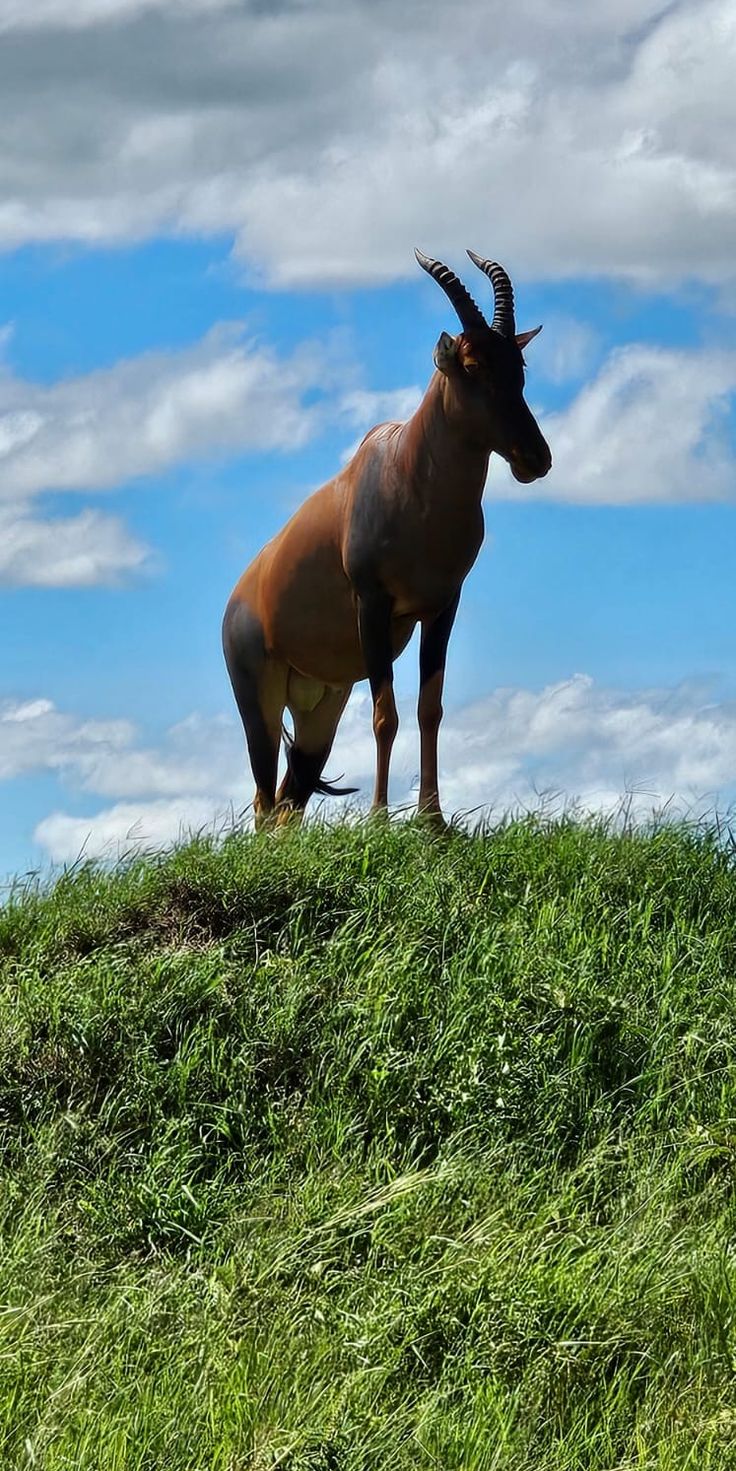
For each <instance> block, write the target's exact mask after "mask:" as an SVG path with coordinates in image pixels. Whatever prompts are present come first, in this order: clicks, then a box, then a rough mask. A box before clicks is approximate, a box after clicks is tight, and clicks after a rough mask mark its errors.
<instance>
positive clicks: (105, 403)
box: [0, 324, 323, 587]
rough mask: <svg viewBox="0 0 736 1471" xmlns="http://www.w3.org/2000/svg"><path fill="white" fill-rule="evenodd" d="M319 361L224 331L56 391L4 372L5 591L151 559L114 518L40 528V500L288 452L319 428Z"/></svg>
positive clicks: (1, 580)
mask: <svg viewBox="0 0 736 1471" xmlns="http://www.w3.org/2000/svg"><path fill="white" fill-rule="evenodd" d="M322 377H323V374H322V373H321V372H320V365H319V362H318V358H317V354H316V351H314V350H311V349H309V348H307V347H304V348H302V349H300V350H298V351H297V352H296V353H294V354H293V355H292V356H291V357H289V358H279V357H277V356H276V354H275V353H273V352H272V351H270V350H269V349H268V348H267V347H265V346H263V345H260V344H256V343H254V342H252V341H249V340H248V339H247V338H246V337H245V335H244V333H243V329H242V327H240V326H238V325H237V324H224V325H220V326H218V327H215V328H213V330H212V331H211V332H209V333H208V334H207V335H206V336H205V337H204V338H203V339H202V340H201V341H200V342H197V343H195V344H194V345H193V346H192V347H190V348H186V349H182V350H180V351H177V352H149V353H145V354H142V355H141V356H139V357H136V358H129V359H126V360H124V361H122V362H119V363H116V364H115V365H114V366H113V367H111V368H105V369H97V370H96V371H94V372H91V373H87V374H85V375H83V376H81V377H77V378H69V379H65V380H62V381H61V382H57V383H52V384H51V385H42V384H37V383H32V382H29V381H27V380H24V379H21V378H18V377H16V376H14V375H13V373H12V372H11V371H10V370H9V369H7V368H6V369H4V370H0V585H2V584H19V583H22V584H25V585H29V584H30V585H34V586H45V587H71V586H76V587H79V586H87V585H91V584H93V583H101V582H104V583H108V582H114V581H117V580H119V579H120V578H121V577H124V576H126V575H128V574H130V573H132V572H135V571H137V570H138V569H140V568H141V567H142V566H143V565H144V564H145V563H146V561H147V560H148V551H147V548H146V547H144V546H143V545H141V543H140V542H138V541H137V540H136V539H135V538H134V537H133V536H132V535H131V534H130V533H129V532H128V531H127V529H126V528H125V526H124V525H123V523H122V522H121V521H120V520H119V519H117V518H116V517H114V516H109V515H103V514H101V513H100V512H98V511H95V510H86V511H83V512H82V513H81V514H77V515H74V516H66V517H65V516H59V515H56V516H54V517H40V516H39V515H38V514H35V513H34V511H33V509H32V505H33V497H34V496H36V495H38V494H39V493H40V492H42V491H53V492H61V491H64V492H68V491H71V492H74V491H100V490H105V489H110V488H111V487H115V486H118V485H121V484H123V483H124V482H126V481H129V480H132V479H135V478H140V477H143V476H152V475H154V474H161V473H164V472H165V471H166V470H168V469H169V468H170V467H171V466H173V465H175V464H177V463H179V462H182V461H184V460H191V459H196V458H202V457H205V456H220V455H224V454H227V453H233V452H243V451H249V450H252V451H265V450H288V449H295V448H298V447H299V446H300V445H302V444H304V443H305V441H306V440H307V439H308V438H309V436H310V434H311V433H312V432H313V431H314V429H315V427H316V425H317V424H318V423H319V416H320V412H321V409H320V405H319V401H318V399H315V397H314V394H312V402H311V403H310V405H309V406H307V405H306V404H305V402H304V399H303V395H304V394H305V393H306V392H307V390H309V389H315V388H321V387H322V386H323V385H322V383H321V381H320V380H321V379H322Z"/></svg>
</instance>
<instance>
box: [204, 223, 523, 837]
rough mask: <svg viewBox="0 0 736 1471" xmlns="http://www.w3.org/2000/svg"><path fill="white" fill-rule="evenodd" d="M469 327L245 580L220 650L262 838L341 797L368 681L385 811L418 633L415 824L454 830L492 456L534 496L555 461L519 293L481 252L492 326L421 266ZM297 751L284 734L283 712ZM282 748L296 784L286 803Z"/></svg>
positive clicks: (440, 349) (461, 292)
mask: <svg viewBox="0 0 736 1471" xmlns="http://www.w3.org/2000/svg"><path fill="white" fill-rule="evenodd" d="M415 255H416V258H417V261H418V262H419V265H420V266H421V267H422V269H423V270H424V271H427V273H428V274H429V275H430V276H431V277H432V278H433V280H435V281H436V282H437V284H438V286H440V287H441V288H442V290H443V291H444V292H445V294H446V295H447V297H448V298H449V301H450V302H451V304H452V306H453V308H454V310H455V312H456V314H457V316H458V318H459V321H460V325H461V328H462V330H461V332H460V333H459V334H458V335H457V336H455V337H453V336H451V335H450V334H449V333H448V332H442V333H441V334H440V337H439V339H438V342H437V345H436V347H435V349H434V353H433V361H434V365H435V369H436V371H435V372H434V374H433V376H432V378H431V380H430V383H429V386H428V388H427V391H426V393H425V395H424V397H423V399H422V401H421V403H420V405H419V407H418V409H417V410H416V412H415V413H414V414H413V415H412V416H411V418H410V419H408V420H407V421H406V422H405V423H386V424H379V425H377V426H376V427H375V428H374V429H371V430H370V431H369V432H368V434H366V435H365V438H364V439H363V440H362V442H361V444H360V445H359V447H358V449H357V450H356V452H355V454H354V455H353V457H352V459H351V460H350V461H349V463H348V464H346V465H345V466H344V468H343V469H342V470H340V471H339V473H338V474H337V475H335V476H334V478H333V479H332V480H329V481H328V482H327V483H326V484H325V485H323V486H322V487H321V488H320V489H319V490H317V491H315V492H314V494H313V495H311V496H310V497H309V498H308V499H307V500H306V501H305V502H304V503H303V504H302V505H301V506H300V508H299V509H298V510H297V511H296V513H295V515H293V516H292V518H291V520H290V521H289V522H288V523H287V524H286V526H284V527H283V529H282V530H281V531H280V532H279V533H278V534H277V535H276V536H275V537H274V538H273V540H272V541H270V542H269V543H268V545H267V546H265V547H264V548H263V550H262V551H261V552H259V554H258V556H257V557H256V558H255V560H254V561H253V562H251V564H250V566H249V567H248V568H247V569H246V571H245V572H244V573H243V575H242V577H241V578H240V581H239V582H238V583H237V584H236V586H235V588H234V590H233V592H232V594H231V597H230V600H229V602H228V605H227V608H226V611H225V617H224V622H223V649H224V654H225V661H226V664H227V669H228V673H229V675H230V680H231V682H232V687H233V692H234V695H235V700H236V703H237V706H238V710H239V712H240V716H241V719H242V721H243V725H244V727H245V736H246V742H247V746H248V752H249V755H250V762H251V767H252V770H253V775H254V778H255V782H256V793H255V799H254V810H255V821H256V827H257V828H258V827H261V826H262V825H263V824H264V822H266V820H267V819H269V818H272V820H275V821H276V823H277V824H280V823H281V822H282V821H284V820H285V819H286V818H287V817H288V816H289V815H291V814H301V813H302V812H303V810H304V808H305V807H306V804H307V802H308V800H309V798H310V796H311V795H312V794H313V793H315V792H319V793H327V794H330V795H336V796H342V795H345V794H346V793H347V792H352V791H355V790H356V789H355V788H354V787H349V788H339V787H336V786H334V785H331V784H330V783H329V782H327V781H325V780H323V777H322V772H323V770H324V767H325V763H326V761H327V759H328V756H329V754H330V750H331V749H332V744H333V741H334V738H335V733H336V730H337V726H338V722H339V720H340V717H341V715H342V713H343V711H344V709H345V706H346V704H347V701H348V697H349V695H350V692H351V690H352V687H353V685H354V684H355V683H356V681H358V680H362V679H365V678H366V677H367V678H368V680H369V682H370V690H371V696H372V702H373V733H374V737H375V744H376V779H375V789H374V793H373V803H372V807H371V812H374V813H385V811H386V809H387V806H388V779H389V763H390V759H391V749H392V746H393V744H394V740H395V738H396V733H397V729H398V715H397V711H396V701H395V699H394V689H393V663H394V660H395V659H396V658H397V657H398V655H399V654H400V653H401V651H402V650H403V649H404V648H405V646H406V644H407V643H408V641H409V639H410V638H411V635H412V633H413V631H414V629H415V627H416V625H417V623H420V624H421V643H420V649H419V704H418V723H419V732H420V784H419V798H418V812H419V813H420V814H423V815H425V816H426V817H428V818H429V819H430V820H431V821H432V823H434V824H436V825H437V826H438V827H439V828H444V826H445V823H444V818H443V816H442V811H441V807H440V799H439V791H438V776H437V740H438V734H439V727H440V722H441V719H442V713H443V712H442V689H443V683H444V674H445V662H446V656H447V645H448V640H449V637H450V633H451V631H452V626H453V623H454V621H455V615H456V613H457V609H458V603H459V600H460V591H461V588H462V585H463V582H464V580H465V578H466V576H467V574H468V572H469V571H470V568H471V567H472V566H473V563H474V562H475V559H476V557H477V555H478V552H479V551H480V547H481V543H482V541H483V532H484V524H483V511H482V508H481V500H482V496H483V488H484V485H485V481H486V475H487V471H488V461H489V458H490V455H491V454H492V453H493V452H495V453H496V454H499V455H501V456H502V458H503V459H505V460H506V461H507V462H508V464H509V465H510V467H511V471H512V474H513V475H514V476H515V478H516V479H517V480H518V481H521V483H522V484H524V485H526V484H529V483H530V482H531V481H533V480H536V479H539V478H541V477H542V476H543V475H546V474H547V472H548V470H549V469H550V466H551V463H552V457H551V455H550V451H549V447H548V445H547V443H546V441H545V439H544V438H543V436H542V433H541V431H540V429H539V426H538V424H537V422H536V420H535V418H534V416H533V414H532V413H531V410H530V409H529V408H528V406H527V404H526V402H525V399H524V360H523V357H522V352H523V349H524V348H525V347H526V345H527V343H529V342H531V340H532V338H533V337H536V335H537V333H538V332H540V331H541V327H535V328H533V329H532V330H531V331H529V332H520V333H517V331H516V326H515V320H514V295H513V288H512V285H511V281H510V279H509V277H508V275H507V273H506V271H504V269H503V267H502V266H499V265H498V264H497V263H496V262H495V261H490V260H484V259H483V258H481V257H480V256H478V255H476V254H475V253H474V252H473V251H470V250H469V251H468V255H469V256H470V259H471V260H472V261H473V264H474V265H476V266H477V267H478V268H479V270H481V271H482V272H483V273H484V275H486V276H487V277H488V279H489V280H490V282H491V285H492V287H493V293H494V313H493V320H492V322H491V325H490V326H489V325H488V323H487V321H486V319H485V317H484V316H483V313H482V311H481V310H480V308H479V307H478V306H477V305H476V303H475V301H474V300H473V298H472V296H471V295H470V293H469V292H468V290H467V289H466V287H465V286H464V285H463V283H462V282H461V281H460V280H459V278H458V277H457V276H456V275H455V274H454V272H453V271H451V270H450V269H449V268H448V267H447V266H446V265H443V264H442V262H441V261H438V260H432V259H430V258H429V257H428V256H426V255H423V254H422V252H421V251H419V250H416V251H415ZM286 708H288V710H289V711H290V714H291V717H292V721H293V735H287V733H286V731H285V729H284V726H283V716H284V710H285V709H286ZM282 732H283V734H284V738H285V745H286V774H285V776H284V778H283V781H282V782H281V785H280V787H279V788H278V791H277V790H276V783H277V768H278V758H279V749H280V744H281V736H282Z"/></svg>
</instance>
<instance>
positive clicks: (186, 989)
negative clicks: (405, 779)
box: [0, 821, 736, 1471]
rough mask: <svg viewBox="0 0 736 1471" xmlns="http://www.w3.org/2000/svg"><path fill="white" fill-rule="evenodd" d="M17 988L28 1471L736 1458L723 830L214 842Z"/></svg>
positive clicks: (61, 912) (8, 1359)
mask: <svg viewBox="0 0 736 1471" xmlns="http://www.w3.org/2000/svg"><path fill="white" fill-rule="evenodd" d="M0 977H1V985H0V1048H1V1049H2V1057H1V1059H0V1125H1V1131H0V1146H1V1148H2V1165H1V1169H0V1216H1V1219H2V1245H3V1251H2V1258H1V1259H0V1301H1V1303H2V1307H1V1309H0V1466H2V1467H3V1468H8V1471H11V1468H16V1467H18V1468H21V1467H33V1466H36V1467H43V1468H44V1471H62V1468H65V1471H71V1468H73V1471H103V1468H104V1471H107V1468H111V1471H112V1468H115V1471H118V1468H120V1471H122V1468H125V1471H133V1468H136V1471H144V1468H146V1471H148V1468H150V1471H154V1468H155V1471H159V1468H177V1471H267V1468H271V1467H274V1468H275V1467H277V1466H278V1467H282V1468H284V1471H362V1468H369V1467H380V1468H395V1471H403V1468H410V1467H411V1468H425V1467H426V1468H428V1471H429V1468H436V1467H440V1468H442V1471H455V1468H457V1471H511V1468H513V1471H553V1468H554V1471H613V1468H617V1471H628V1468H631V1471H633V1468H636V1471H644V1468H647V1471H650V1468H651V1471H655V1468H656V1471H672V1468H685V1467H691V1468H697V1471H701V1468H703V1471H709V1468H716V1467H717V1468H722V1467H723V1468H727V1467H736V1373H735V1370H736V1363H735V1360H736V1323H735V1321H734V1289H735V1282H736V1243H735V1240H734V1226H735V1224H736V1210H735V1206H736V1191H735V1188H734V1165H735V1163H736V868H735V867H734V864H733V851H732V848H731V847H729V844H728V842H726V841H725V840H724V838H723V834H721V835H720V836H719V835H718V834H717V833H714V832H709V831H707V830H705V829H703V828H700V829H686V828H676V827H670V828H668V827H662V828H660V829H658V830H653V831H651V832H643V831H642V832H627V833H620V834H616V833H614V832H612V831H610V830H606V829H605V827H596V826H591V825H588V826H585V825H579V824H575V823H573V822H560V823H557V824H547V825H545V824H543V823H540V822H534V821H529V822H526V823H508V824H507V825H505V826H502V827H501V828H499V829H498V830H496V831H494V832H492V833H488V834H485V835H478V836H475V837H472V838H469V837H466V836H464V835H462V834H460V833H458V834H455V835H454V836H452V837H451V838H450V839H448V840H447V841H445V842H438V841H432V840H431V839H430V838H429V837H428V836H427V834H426V833H425V832H423V831H422V830H421V829H420V828H418V827H416V826H415V825H412V824H407V825H404V826H394V825H391V826H387V827H385V826H384V827H381V826H376V825H367V826H348V825H345V826H344V827H341V826H338V827H334V828H326V827H319V826H314V827H312V828H307V829H305V830H304V831H303V832H301V833H286V834H285V835H283V836H281V837H266V838H263V839H260V840H256V839H253V838H250V837H237V836H236V837H232V838H229V839H227V840H226V841H225V842H224V843H221V844H219V845H214V844H208V843H205V842H196V843H194V844H192V845H190V846H188V847H186V848H182V849H180V850H179V851H178V852H176V853H174V854H172V855H170V856H168V857H164V858H161V859H157V860H149V861H140V862H135V863H133V864H131V865H130V866H128V867H127V868H125V869H122V870H121V871H119V872H117V873H114V874H110V873H106V872H104V871H101V870H98V869H95V868H94V867H85V868H80V869H78V870H77V871H75V872H73V873H71V874H69V875H67V876H65V877H64V878H62V879H61V880H60V881H59V882H58V883H57V884H56V886H55V887H54V888H53V889H50V890H48V891H37V892H29V891H26V892H25V893H23V892H20V891H19V892H18V893H17V895H16V896H14V898H13V899H12V900H11V902H10V903H9V904H8V905H7V906H6V907H5V908H4V909H3V910H2V911H0Z"/></svg>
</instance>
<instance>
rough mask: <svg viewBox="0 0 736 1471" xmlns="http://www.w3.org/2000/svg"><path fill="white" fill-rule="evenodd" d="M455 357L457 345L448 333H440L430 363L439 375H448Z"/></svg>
mask: <svg viewBox="0 0 736 1471" xmlns="http://www.w3.org/2000/svg"><path fill="white" fill-rule="evenodd" d="M456 357H457V343H456V341H455V338H454V337H451V336H450V334H449V332H440V335H439V337H438V338H437V346H436V347H435V350H434V352H433V353H432V361H433V363H434V365H435V368H437V370H438V372H440V373H445V374H447V373H449V371H450V368H451V367H452V364H453V363H454V361H455V359H456Z"/></svg>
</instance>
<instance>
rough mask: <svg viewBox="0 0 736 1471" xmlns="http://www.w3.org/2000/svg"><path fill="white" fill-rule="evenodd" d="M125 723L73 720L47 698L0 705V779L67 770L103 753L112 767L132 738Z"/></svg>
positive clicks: (118, 721)
mask: <svg viewBox="0 0 736 1471" xmlns="http://www.w3.org/2000/svg"><path fill="white" fill-rule="evenodd" d="M134 735H135V730H134V727H133V726H132V725H131V724H130V722H129V721H127V720H78V719H77V718H76V717H75V716H73V715H67V714H65V713H64V712H63V711H61V710H57V709H56V706H55V705H54V704H53V703H52V701H51V700H43V699H38V700H26V701H22V702H20V703H19V702H18V701H13V700H6V701H3V702H2V703H0V780H2V781H8V780H10V779H11V778H13V777H16V776H25V775H27V774H28V773H29V772H32V771H56V772H66V771H73V770H75V769H76V770H77V771H79V769H80V763H81V764H82V765H83V763H84V762H85V761H86V760H88V759H90V758H91V757H92V756H98V755H99V754H100V753H101V752H104V753H105V754H106V756H107V759H108V760H109V761H110V762H112V763H114V761H115V760H116V759H117V757H118V755H119V753H120V752H121V751H124V750H125V749H126V748H127V747H128V746H129V745H130V743H131V742H132V740H133V739H134Z"/></svg>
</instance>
